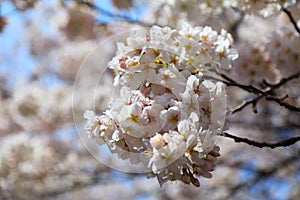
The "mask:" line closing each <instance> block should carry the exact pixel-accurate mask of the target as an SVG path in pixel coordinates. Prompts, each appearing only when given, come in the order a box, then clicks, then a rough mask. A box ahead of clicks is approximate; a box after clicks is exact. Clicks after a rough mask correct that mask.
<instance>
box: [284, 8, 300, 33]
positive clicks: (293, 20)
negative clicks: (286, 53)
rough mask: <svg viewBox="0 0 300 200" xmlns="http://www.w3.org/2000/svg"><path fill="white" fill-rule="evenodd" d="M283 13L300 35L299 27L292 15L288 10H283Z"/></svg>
mask: <svg viewBox="0 0 300 200" xmlns="http://www.w3.org/2000/svg"><path fill="white" fill-rule="evenodd" d="M282 11H283V12H284V13H285V14H286V15H287V16H288V17H289V20H290V21H291V23H292V24H293V26H294V28H295V30H296V31H297V32H298V33H299V34H300V28H299V27H298V25H297V22H296V20H295V19H294V18H293V16H292V13H291V12H290V11H289V10H288V9H286V8H282Z"/></svg>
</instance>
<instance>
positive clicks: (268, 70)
mask: <svg viewBox="0 0 300 200" xmlns="http://www.w3.org/2000/svg"><path fill="white" fill-rule="evenodd" d="M238 51H239V58H238V59H237V60H236V61H235V62H234V63H233V67H232V72H233V74H232V75H233V77H234V78H235V80H237V81H239V82H240V83H244V84H255V83H260V82H262V81H263V80H266V81H268V82H269V83H276V82H277V81H278V80H279V78H280V73H279V71H278V70H277V69H276V67H275V64H274V63H273V62H272V60H271V59H270V55H269V52H268V51H267V49H266V48H265V47H264V46H261V45H258V44H253V43H252V44H251V43H248V42H245V43H242V44H240V45H239V46H238Z"/></svg>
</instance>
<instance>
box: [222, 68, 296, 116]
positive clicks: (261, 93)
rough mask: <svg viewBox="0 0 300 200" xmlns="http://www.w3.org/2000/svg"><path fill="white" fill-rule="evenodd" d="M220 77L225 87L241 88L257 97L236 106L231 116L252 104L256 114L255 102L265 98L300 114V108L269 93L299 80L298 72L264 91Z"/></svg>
mask: <svg viewBox="0 0 300 200" xmlns="http://www.w3.org/2000/svg"><path fill="white" fill-rule="evenodd" d="M220 76H221V77H222V78H223V79H224V81H223V82H224V83H225V84H226V85H227V86H235V87H238V88H241V89H243V90H245V91H247V92H250V93H253V94H256V95H258V96H257V97H255V98H253V99H251V100H249V101H246V102H244V103H243V104H242V105H240V106H238V107H237V108H236V109H234V110H233V111H232V114H234V113H236V112H239V111H241V110H243V109H244V108H245V107H246V106H248V105H250V104H252V105H253V111H254V112H255V113H256V112H257V111H256V104H257V102H258V101H259V100H260V99H262V98H263V97H265V98H266V100H268V101H274V102H276V103H278V104H279V105H280V106H283V107H285V108H287V109H289V110H292V111H296V112H300V108H299V107H296V106H293V105H291V104H288V103H286V102H284V101H283V100H284V99H283V98H278V97H275V96H273V95H271V93H272V92H273V91H274V90H276V89H278V88H280V87H281V86H283V85H285V84H286V83H288V82H289V81H291V80H293V79H296V78H299V77H300V71H299V72H297V73H295V74H293V75H291V76H289V77H287V78H283V79H281V81H280V82H279V83H277V84H274V85H270V84H268V85H269V86H268V87H267V88H266V89H265V90H261V89H258V88H256V87H254V86H252V85H244V84H240V83H238V82H237V81H235V80H233V79H232V78H230V77H228V76H227V75H225V74H220Z"/></svg>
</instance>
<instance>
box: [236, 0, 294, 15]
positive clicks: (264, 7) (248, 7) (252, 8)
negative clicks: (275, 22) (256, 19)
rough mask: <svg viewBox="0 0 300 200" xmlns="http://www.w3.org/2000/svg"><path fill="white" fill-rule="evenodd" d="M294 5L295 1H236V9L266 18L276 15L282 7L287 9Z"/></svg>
mask: <svg viewBox="0 0 300 200" xmlns="http://www.w3.org/2000/svg"><path fill="white" fill-rule="evenodd" d="M295 4H296V0H263V1H255V0H242V1H238V8H239V9H241V10H242V11H245V12H248V13H254V14H258V15H261V16H264V17H268V16H271V15H274V14H278V13H279V11H280V9H281V8H282V7H285V8H286V7H289V6H292V5H295Z"/></svg>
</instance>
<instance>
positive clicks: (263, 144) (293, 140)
mask: <svg viewBox="0 0 300 200" xmlns="http://www.w3.org/2000/svg"><path fill="white" fill-rule="evenodd" d="M221 136H224V137H228V138H231V139H233V140H234V141H235V142H237V143H240V142H241V143H246V144H248V145H250V146H255V147H259V148H264V147H268V148H271V149H274V148H277V147H287V146H291V145H293V144H295V143H297V142H298V141H300V136H298V137H294V138H289V139H287V140H282V141H279V142H275V143H268V142H257V141H254V140H249V139H248V138H241V137H238V136H235V135H231V134H229V133H227V132H223V133H221Z"/></svg>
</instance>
